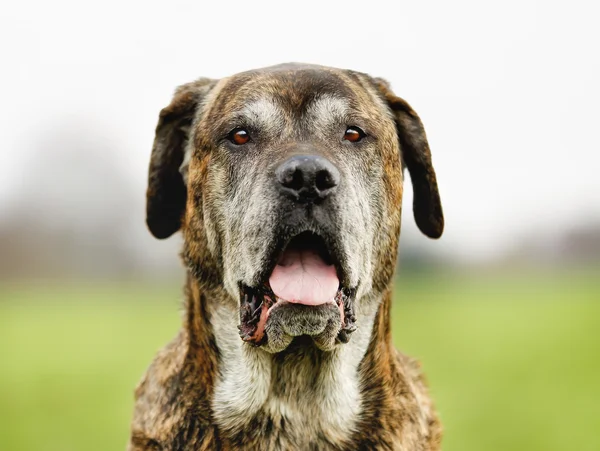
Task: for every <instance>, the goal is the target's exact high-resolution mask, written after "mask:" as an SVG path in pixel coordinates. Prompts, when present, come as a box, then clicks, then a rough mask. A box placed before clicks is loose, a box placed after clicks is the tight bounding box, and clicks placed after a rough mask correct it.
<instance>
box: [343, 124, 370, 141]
mask: <svg viewBox="0 0 600 451" xmlns="http://www.w3.org/2000/svg"><path fill="white" fill-rule="evenodd" d="M365 136H366V134H365V132H363V131H362V130H361V129H360V128H358V127H355V126H352V127H348V128H347V129H346V132H345V133H344V139H345V140H346V141H350V142H351V143H357V142H359V141H360V140H361V139H363V138H364V137H365Z"/></svg>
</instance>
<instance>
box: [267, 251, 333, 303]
mask: <svg viewBox="0 0 600 451" xmlns="http://www.w3.org/2000/svg"><path fill="white" fill-rule="evenodd" d="M269 283H270V284H271V289H272V290H273V293H275V296H277V297H278V298H280V299H284V300H286V301H289V302H294V303H297V304H306V305H320V304H325V303H327V302H331V301H333V300H334V299H335V295H336V294H337V291H338V287H339V284H340V281H339V280H338V277H337V274H336V272H335V266H333V265H328V264H326V263H325V262H324V261H323V259H322V258H321V257H320V256H319V255H318V254H317V253H316V252H315V251H312V250H300V249H288V250H286V251H285V252H284V254H283V257H282V258H281V261H280V262H279V263H278V264H277V266H276V267H275V269H274V270H273V273H272V274H271V277H270V278H269Z"/></svg>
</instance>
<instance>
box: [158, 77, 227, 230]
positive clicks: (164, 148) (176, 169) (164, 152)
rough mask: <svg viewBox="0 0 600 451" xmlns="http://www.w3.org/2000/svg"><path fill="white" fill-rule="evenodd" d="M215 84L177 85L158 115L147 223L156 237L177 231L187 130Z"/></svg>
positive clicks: (182, 199)
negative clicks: (173, 93)
mask: <svg viewBox="0 0 600 451" xmlns="http://www.w3.org/2000/svg"><path fill="white" fill-rule="evenodd" d="M215 83H216V81H215V80H211V79H208V78H201V79H199V80H196V81H194V82H192V83H188V84H185V85H182V86H180V87H179V88H177V90H176V91H175V95H174V96H173V100H172V101H171V103H170V104H169V106H167V107H165V108H163V109H162V110H161V112H160V115H159V119H158V125H157V126H156V135H155V138H154V145H153V147H152V156H151V157H150V168H149V171H148V191H147V193H146V224H148V228H149V229H150V232H152V235H154V236H155V237H156V238H161V239H162V238H168V237H170V236H171V235H173V234H174V233H175V232H177V231H178V230H179V228H180V227H181V221H182V217H183V214H184V212H185V203H186V198H187V187H186V180H185V179H186V175H187V164H188V163H189V158H190V153H191V147H190V146H191V144H190V143H189V140H190V136H189V134H190V129H191V127H192V123H193V120H194V117H195V115H196V109H197V108H198V105H199V104H200V103H201V102H202V100H203V99H204V97H205V96H206V95H207V94H208V92H210V90H211V89H212V87H213V86H214V85H215Z"/></svg>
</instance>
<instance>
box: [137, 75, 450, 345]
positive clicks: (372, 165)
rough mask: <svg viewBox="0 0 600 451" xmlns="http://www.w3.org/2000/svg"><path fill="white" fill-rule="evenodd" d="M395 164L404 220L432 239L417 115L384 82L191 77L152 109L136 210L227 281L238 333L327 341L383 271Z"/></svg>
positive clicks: (391, 233)
mask: <svg viewBox="0 0 600 451" xmlns="http://www.w3.org/2000/svg"><path fill="white" fill-rule="evenodd" d="M403 166H406V167H407V168H408V170H409V172H410V175H411V180H412V183H413V187H414V205H413V211H414V216H415V219H416V222H417V225H418V227H419V228H420V230H421V231H422V232H423V233H424V234H426V235H427V236H429V237H432V238H437V237H439V236H440V235H441V234H442V230H443V226H444V220H443V215H442V208H441V204H440V198H439V194H438V189H437V183H436V177H435V172H434V170H433V167H432V164H431V154H430V151H429V147H428V144H427V139H426V137H425V132H424V129H423V125H422V124H421V121H420V119H419V117H418V116H417V114H416V113H415V112H414V111H413V110H412V108H411V107H410V106H409V105H408V104H407V103H406V102H405V101H404V100H402V99H401V98H399V97H396V96H395V95H394V94H393V93H392V91H391V90H390V88H389V86H388V85H387V83H386V82H385V81H383V80H381V79H375V78H371V77H369V76H368V75H365V74H361V73H357V72H352V71H347V70H339V69H331V68H325V67H320V66H307V65H296V64H289V65H282V66H276V67H271V68H266V69H261V70H256V71H250V72H244V73H241V74H238V75H235V76H232V77H229V78H226V79H223V80H219V81H217V80H210V79H200V80H198V81H196V82H193V83H190V84H187V85H184V86H182V87H180V88H179V89H178V90H177V91H176V93H175V96H174V98H173V101H172V102H171V104H170V105H169V106H167V107H166V108H164V109H163V110H162V111H161V113H160V119H159V123H158V126H157V128H156V139H155V142H154V148H153V151H152V158H151V162H150V176H149V187H148V199H147V200H148V203H147V223H148V226H149V228H150V231H151V232H152V233H153V234H154V235H155V236H156V237H157V238H166V237H168V236H170V235H172V234H173V233H175V232H176V231H178V230H179V229H182V231H183V234H184V239H185V248H184V253H183V255H184V258H185V260H186V263H187V264H188V266H189V267H190V269H191V273H192V274H193V276H194V277H196V278H197V280H198V283H200V284H201V286H205V287H214V286H222V287H224V289H225V290H226V291H227V293H229V295H230V301H231V303H232V306H233V305H234V304H235V309H236V310H237V309H238V308H239V312H240V317H239V322H238V323H239V328H240V335H241V337H242V339H243V340H245V341H247V342H249V343H250V344H254V345H259V346H262V347H263V348H264V349H266V350H267V351H270V352H278V351H281V350H283V349H285V348H286V347H287V346H288V345H289V344H290V342H291V341H292V340H293V339H294V337H300V336H311V337H312V339H313V341H314V342H315V343H316V345H317V346H318V347H319V348H321V349H324V350H328V349H332V348H333V347H335V346H337V345H338V344H341V343H345V342H347V341H348V340H349V339H350V334H351V332H352V331H353V330H354V329H355V328H356V327H357V326H358V327H360V314H359V313H357V312H360V308H361V306H360V303H361V302H368V299H371V298H374V297H375V296H371V295H373V294H378V293H381V292H383V291H384V290H385V289H386V288H387V287H388V286H389V284H390V281H391V278H392V276H393V271H394V267H395V261H396V250H397V240H398V236H399V233H400V211H401V202H402V181H403V170H402V169H403ZM208 302H210V300H208Z"/></svg>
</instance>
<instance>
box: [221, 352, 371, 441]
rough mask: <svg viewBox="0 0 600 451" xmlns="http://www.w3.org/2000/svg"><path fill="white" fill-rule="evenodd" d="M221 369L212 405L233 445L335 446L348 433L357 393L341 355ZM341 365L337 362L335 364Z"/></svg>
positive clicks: (357, 408)
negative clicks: (329, 357) (330, 358)
mask: <svg viewBox="0 0 600 451" xmlns="http://www.w3.org/2000/svg"><path fill="white" fill-rule="evenodd" d="M304 360H305V359H304V358H301V359H299V360H298V361H297V362H296V364H290V362H285V364H283V365H280V366H278V365H273V364H272V363H270V364H267V363H265V364H264V365H261V362H260V361H257V360H254V362H253V363H252V364H251V366H252V367H253V368H248V367H246V368H245V371H240V368H237V371H236V369H234V368H233V367H230V368H226V369H225V371H224V372H223V373H222V377H221V379H220V381H219V382H218V383H217V385H216V387H215V393H214V398H213V402H212V406H213V409H214V415H215V419H216V421H217V423H218V424H219V427H220V429H221V430H222V431H223V432H225V435H227V436H229V437H230V438H231V439H232V441H233V447H234V448H235V449H261V450H285V449H299V450H304V449H306V450H310V449H323V450H327V449H340V448H341V447H343V445H344V444H346V443H347V441H348V439H349V437H351V436H352V433H353V431H354V428H355V425H356V422H357V418H358V415H359V411H360V405H361V396H360V390H359V384H358V379H357V376H356V373H355V372H354V371H349V369H346V368H344V367H343V364H342V362H341V361H340V360H337V359H336V360H334V361H330V362H320V365H315V364H314V362H312V363H311V362H310V361H309V360H310V359H309V358H308V357H307V358H306V361H304ZM338 365H341V366H338Z"/></svg>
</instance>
